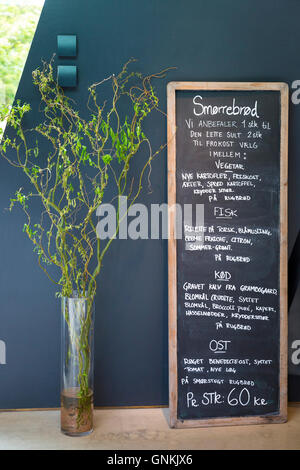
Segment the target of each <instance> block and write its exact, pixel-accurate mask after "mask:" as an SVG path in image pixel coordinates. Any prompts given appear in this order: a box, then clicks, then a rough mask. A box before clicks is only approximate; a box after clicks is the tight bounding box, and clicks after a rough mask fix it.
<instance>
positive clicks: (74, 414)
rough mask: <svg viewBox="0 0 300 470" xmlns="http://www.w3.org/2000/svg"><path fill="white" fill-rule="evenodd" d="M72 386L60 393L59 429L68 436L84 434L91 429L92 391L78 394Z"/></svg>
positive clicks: (76, 389)
mask: <svg viewBox="0 0 300 470" xmlns="http://www.w3.org/2000/svg"><path fill="white" fill-rule="evenodd" d="M78 395H79V388H77V387H73V388H68V389H66V390H63V391H62V393H61V430H62V432H63V433H64V434H67V435H69V436H84V435H87V434H90V433H91V432H92V431H93V392H92V390H90V391H89V393H88V394H87V395H86V396H85V397H83V398H80V397H79V396H78Z"/></svg>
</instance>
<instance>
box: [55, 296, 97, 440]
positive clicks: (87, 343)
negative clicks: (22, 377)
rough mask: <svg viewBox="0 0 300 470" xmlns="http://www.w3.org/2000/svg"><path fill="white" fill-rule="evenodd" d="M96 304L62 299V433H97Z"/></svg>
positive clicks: (79, 434)
mask: <svg viewBox="0 0 300 470" xmlns="http://www.w3.org/2000/svg"><path fill="white" fill-rule="evenodd" d="M94 311H95V309H94V303H93V300H92V299H89V298H83V297H78V296H77V295H76V293H73V296H72V297H63V298H62V365H61V431H62V432H63V433H64V434H67V435H68V436H84V435H87V434H90V433H91V432H92V431H93V395H94V394H93V392H94Z"/></svg>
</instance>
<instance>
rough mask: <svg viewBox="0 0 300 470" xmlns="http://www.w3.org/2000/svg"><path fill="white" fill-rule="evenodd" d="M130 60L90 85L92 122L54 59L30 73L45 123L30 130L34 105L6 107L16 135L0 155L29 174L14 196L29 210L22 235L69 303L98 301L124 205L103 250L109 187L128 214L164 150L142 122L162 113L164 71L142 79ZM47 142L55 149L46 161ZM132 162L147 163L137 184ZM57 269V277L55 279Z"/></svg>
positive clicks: (6, 139) (14, 201) (4, 112)
mask: <svg viewBox="0 0 300 470" xmlns="http://www.w3.org/2000/svg"><path fill="white" fill-rule="evenodd" d="M131 62H132V61H129V62H127V63H126V64H125V65H124V67H123V68H122V70H121V72H120V73H119V74H118V75H117V76H115V75H112V76H110V77H108V78H107V79H105V80H103V81H101V82H99V83H95V84H93V85H91V86H90V87H89V89H88V101H87V117H83V116H82V115H81V114H80V113H79V111H78V109H77V108H76V103H74V101H73V100H71V99H70V98H69V97H67V96H66V95H65V94H64V92H63V90H62V89H61V88H60V87H59V86H58V84H57V82H56V79H55V77H54V69H53V61H50V63H45V62H44V63H43V64H42V66H41V67H40V68H38V69H36V70H34V71H33V73H32V76H33V83H34V85H35V86H36V87H37V88H38V91H39V93H40V97H41V105H40V112H41V113H42V116H43V119H42V122H41V123H40V124H38V125H37V126H35V127H34V128H33V129H26V127H25V125H24V121H25V115H26V114H27V113H29V112H30V105H29V104H26V103H25V104H21V103H20V101H17V102H16V104H15V105H14V106H13V107H12V108H11V109H8V108H7V107H6V108H5V107H2V108H1V112H0V120H1V119H2V120H4V119H7V125H8V126H10V127H12V128H13V133H12V134H13V136H14V137H12V138H11V137H9V136H8V133H6V134H5V135H4V137H3V138H2V142H1V144H0V154H1V156H2V157H3V158H5V159H6V160H7V161H8V163H9V164H10V165H12V166H13V167H16V168H18V169H19V170H20V171H22V172H23V173H24V174H25V175H26V177H27V181H28V182H29V186H30V190H27V191H26V190H25V189H24V188H19V189H18V190H17V191H16V193H15V196H14V197H13V198H11V200H10V210H12V208H13V207H14V205H15V204H18V205H19V206H21V208H22V209H23V211H24V213H25V215H26V218H27V220H26V223H25V224H24V228H23V231H24V232H25V233H26V234H27V236H28V237H29V239H30V240H31V241H32V243H33V245H34V251H35V252H36V253H37V256H38V262H39V265H40V266H41V268H42V269H43V271H44V272H45V273H46V274H47V276H48V277H49V279H50V280H51V281H52V282H53V283H55V284H57V285H58V286H60V292H61V295H62V296H65V297H70V296H72V293H73V292H74V291H76V292H77V295H78V296H79V297H86V296H88V297H89V298H94V296H95V292H96V278H97V276H98V275H99V273H100V270H101V267H102V263H103V257H104V255H105V253H106V252H107V250H108V248H109V247H110V245H111V243H112V241H113V239H115V238H116V236H117V234H118V230H119V223H120V221H119V207H118V208H117V216H118V217H117V228H116V232H115V234H114V236H113V237H112V238H111V239H110V240H109V241H108V242H106V243H105V244H104V245H103V246H102V242H101V240H100V239H99V238H97V233H96V224H95V215H96V211H97V208H98V207H99V206H100V205H101V204H102V203H103V198H104V195H105V194H106V190H107V188H108V185H110V187H111V185H114V187H115V191H114V196H115V197H116V198H117V199H118V200H119V198H118V197H119V196H128V197H130V204H129V207H128V210H129V208H130V206H131V205H132V204H133V203H134V201H135V200H136V199H137V197H138V196H139V194H140V192H141V190H142V188H143V181H144V176H145V172H146V171H147V169H151V162H152V160H153V158H154V157H155V156H156V155H157V154H158V153H159V152H160V151H161V150H162V149H163V147H164V146H163V145H162V146H160V147H159V148H158V149H157V150H155V151H153V150H152V147H151V143H150V139H149V137H148V136H147V135H146V132H145V129H144V120H145V118H146V117H147V116H148V115H149V114H151V113H152V112H153V111H159V108H158V104H159V100H158V97H157V94H156V92H155V89H154V87H153V85H152V82H153V79H155V78H163V77H164V76H165V72H166V70H165V71H162V72H160V73H158V74H154V75H150V76H142V75H141V74H140V73H136V72H130V71H129V65H130V63H131ZM108 85H109V86H110V90H111V92H110V95H111V96H110V99H109V100H107V101H105V102H102V103H99V89H100V88H101V87H105V89H106V88H107V86H108ZM124 110H125V111H126V112H124ZM41 139H44V140H46V142H47V148H48V147H49V152H48V154H47V156H46V157H45V155H44V149H45V143H43V145H42V144H41ZM145 154H146V158H145V157H144V155H145ZM134 157H136V158H145V161H144V164H143V165H142V169H141V170H140V173H139V176H138V181H137V183H136V184H134V182H133V180H132V179H131V178H130V176H129V175H130V169H131V166H132V160H133V158H134ZM34 198H38V199H39V201H40V203H41V206H42V210H41V218H40V220H39V221H33V212H32V202H33V199H34ZM53 266H54V267H55V268H56V269H57V270H58V273H59V276H58V277H57V279H56V278H55V275H53V273H52V271H53V270H52V267H53Z"/></svg>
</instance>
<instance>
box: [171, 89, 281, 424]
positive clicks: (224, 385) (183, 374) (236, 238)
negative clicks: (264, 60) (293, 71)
mask: <svg viewBox="0 0 300 470" xmlns="http://www.w3.org/2000/svg"><path fill="white" fill-rule="evenodd" d="M287 123H288V86H287V85H286V84H284V83H227V82H226V83H219V82H218V83H214V82H203V83H202V82H196V83H195V82H172V83H169V85H168V203H169V376H170V380H169V385H170V426H171V427H178V428H179V427H197V426H209V425H230V424H260V423H270V422H275V423H276V422H277V423H279V422H284V421H286V416H287V390H286V387H287V386H286V383H287V352H286V348H287V127H288V124H287Z"/></svg>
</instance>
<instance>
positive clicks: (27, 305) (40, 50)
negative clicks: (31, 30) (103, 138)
mask: <svg viewBox="0 0 300 470" xmlns="http://www.w3.org/2000/svg"><path fill="white" fill-rule="evenodd" d="M299 18H300V2H299V1H298V0H243V1H241V0H227V1H224V0H185V1H183V0H109V1H108V0H106V1H104V0H86V1H84V2H83V1H82V0H63V1H62V0H46V3H45V7H44V10H43V12H42V16H41V19H40V22H39V25H38V28H37V32H36V35H35V38H34V41H33V44H32V47H31V50H30V54H29V57H28V60H27V63H26V66H25V69H24V73H23V76H22V79H21V82H20V87H19V91H18V94H17V97H18V98H21V99H22V100H25V101H29V102H31V103H32V104H33V108H34V112H33V113H32V115H31V118H30V119H32V120H33V121H36V120H38V119H39V115H38V108H37V105H38V95H37V93H36V91H35V90H34V88H33V86H32V83H31V71H32V70H33V69H34V68H36V67H37V66H39V65H40V61H41V58H43V59H45V60H47V61H48V60H49V59H50V58H51V56H52V54H53V52H55V51H56V36H57V34H77V36H78V57H77V59H76V60H74V61H73V60H70V63H76V64H77V65H78V69H79V84H78V87H77V88H76V89H75V90H73V91H71V92H69V94H70V96H72V97H73V98H75V99H76V101H77V102H78V103H79V105H80V107H81V108H82V110H83V109H84V107H85V101H86V100H85V98H86V90H87V87H88V85H90V84H91V83H93V82H95V81H99V80H101V79H103V78H105V77H106V76H108V75H110V74H111V73H116V72H118V71H119V69H120V66H121V65H122V64H123V63H124V62H125V61H126V60H127V59H128V58H130V57H135V58H137V59H139V64H138V67H139V68H140V70H141V71H142V72H144V73H152V72H154V71H158V70H160V69H161V68H164V67H167V66H176V67H177V69H176V70H173V71H171V72H170V73H169V74H168V81H171V80H198V81H201V80H213V81H216V80H218V81H222V80H224V81H284V82H287V83H289V84H290V85H291V83H292V82H293V81H294V80H297V79H300V67H299V44H300V28H299ZM59 63H61V64H63V63H67V61H66V60H65V61H64V60H60V61H59ZM157 89H158V91H159V95H160V98H161V106H162V108H163V109H165V108H166V81H164V82H160V83H159V84H158V85H157ZM290 115H291V118H290V144H289V147H290V153H289V155H290V167H289V168H290V179H289V191H290V209H289V210H290V224H289V237H290V250H292V248H293V245H294V242H295V239H296V236H297V233H298V231H299V226H300V215H299V203H300V201H299V191H298V192H297V191H296V190H297V187H298V185H299V183H298V181H299V177H300V163H299V151H300V136H299V129H300V105H298V106H295V105H293V104H291V112H290ZM30 119H29V122H28V125H30ZM151 134H152V140H153V142H154V145H155V144H159V143H161V142H164V141H165V140H166V128H165V125H164V124H163V123H162V121H161V119H159V120H158V121H157V123H155V125H153V127H152V130H151ZM0 172H1V173H0V174H1V185H0V213H1V233H0V253H1V258H0V259H1V270H0V299H1V307H0V339H2V340H4V341H5V342H6V345H7V364H6V365H2V366H0V408H27V407H51V406H57V405H58V404H59V360H60V306H59V302H58V301H57V300H55V298H54V292H55V288H53V287H52V286H51V285H50V283H49V282H48V280H47V278H46V277H45V276H44V275H43V273H42V272H41V271H40V269H39V268H38V266H37V262H36V259H35V256H34V255H33V254H32V246H31V243H30V242H29V241H28V240H27V239H26V237H25V236H24V234H23V233H22V231H21V228H22V226H23V223H24V220H23V216H22V214H21V212H20V211H15V212H14V213H8V212H7V211H5V207H7V206H8V205H9V196H10V195H12V194H13V193H14V192H15V190H16V189H18V188H19V187H20V186H21V185H22V178H21V179H18V177H16V174H15V172H14V171H13V169H12V168H10V167H9V166H8V165H6V164H5V163H4V162H1V167H0ZM152 186H153V193H152V194H151V195H149V194H147V193H144V195H143V197H142V198H141V199H140V201H141V202H145V203H146V204H147V205H150V204H151V203H154V202H158V203H161V202H164V201H166V190H167V186H166V153H163V154H162V155H161V156H160V158H159V159H158V160H157V161H156V162H155V163H154V165H153V172H152ZM167 308H168V305H167V246H166V243H165V242H162V241H136V242H133V241H117V242H115V244H114V246H113V247H112V250H111V252H110V253H109V254H108V256H107V258H106V260H105V266H104V269H103V271H102V273H101V277H100V278H99V290H98V295H97V300H96V316H97V319H96V360H95V374H96V375H95V392H96V398H95V401H96V405H162V404H167V402H168V386H167V383H168V365H167V351H168V345H167ZM299 336H300V329H299Z"/></svg>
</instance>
